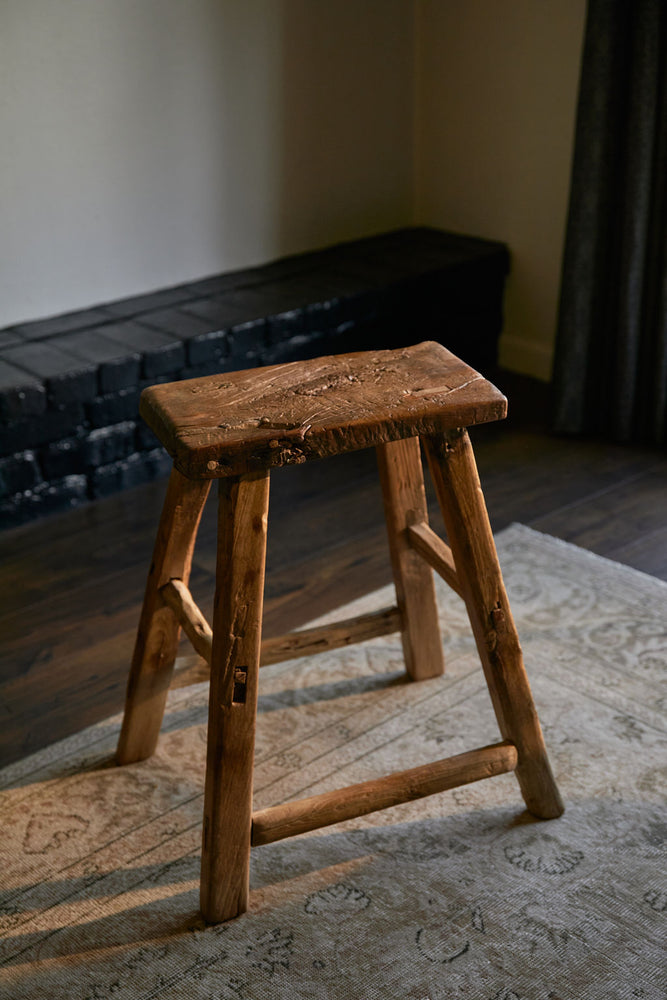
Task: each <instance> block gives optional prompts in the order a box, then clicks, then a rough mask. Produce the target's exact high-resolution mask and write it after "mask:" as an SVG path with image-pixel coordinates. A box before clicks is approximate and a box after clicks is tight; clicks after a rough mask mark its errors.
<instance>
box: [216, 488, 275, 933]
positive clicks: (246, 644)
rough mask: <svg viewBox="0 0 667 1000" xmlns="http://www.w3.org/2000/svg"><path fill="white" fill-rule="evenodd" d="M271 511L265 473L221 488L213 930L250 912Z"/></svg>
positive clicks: (217, 589)
mask: <svg viewBox="0 0 667 1000" xmlns="http://www.w3.org/2000/svg"><path fill="white" fill-rule="evenodd" d="M268 504H269V473H268V470H265V471H263V472H261V473H258V474H250V475H246V476H240V477H230V478H228V479H221V480H220V502H219V519H218V564H217V583H216V594H215V607H214V612H213V650H212V656H211V691H210V695H209V716H208V750H207V757H206V789H205V793H204V829H203V838H202V864H201V909H202V913H203V915H204V918H205V919H206V920H209V921H211V922H217V921H220V920H229V919H231V918H232V917H235V916H237V915H238V914H239V913H243V912H244V911H245V910H246V909H247V906H248V877H249V868H250V835H251V826H252V772H253V757H254V748H255V716H256V712H257V681H258V673H259V652H260V644H261V632H262V605H263V596H264V561H265V556H266V532H267V512H268Z"/></svg>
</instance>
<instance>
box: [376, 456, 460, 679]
mask: <svg viewBox="0 0 667 1000" xmlns="http://www.w3.org/2000/svg"><path fill="white" fill-rule="evenodd" d="M377 458H378V470H379V473H380V483H381V485H382V497H383V500H384V512H385V520H386V523H387V538H388V541H389V553H390V556H391V565H392V571H393V574H394V584H395V587H396V601H397V604H398V608H399V611H400V612H401V615H402V618H403V629H402V631H401V641H402V644H403V656H404V658H405V669H406V671H407V673H408V676H409V677H410V679H411V680H414V681H420V680H425V679H426V678H428V677H437V676H439V674H441V673H442V672H443V670H444V669H445V661H444V656H443V650H442V637H441V635H440V624H439V621H438V603H437V600H436V596H435V585H434V582H433V572H432V570H431V568H430V567H429V566H427V565H426V563H425V562H424V560H423V559H422V558H421V557H420V556H419V555H418V554H417V553H416V552H415V551H414V549H413V548H412V546H411V545H410V542H409V540H408V534H407V529H408V528H409V526H410V525H411V524H414V523H415V522H422V523H423V522H425V521H426V520H427V519H428V510H427V506H426V492H425V490H424V476H423V472H422V461H421V451H420V448H419V438H415V437H412V438H407V439H406V440H405V441H391V442H389V443H387V444H381V445H378V447H377Z"/></svg>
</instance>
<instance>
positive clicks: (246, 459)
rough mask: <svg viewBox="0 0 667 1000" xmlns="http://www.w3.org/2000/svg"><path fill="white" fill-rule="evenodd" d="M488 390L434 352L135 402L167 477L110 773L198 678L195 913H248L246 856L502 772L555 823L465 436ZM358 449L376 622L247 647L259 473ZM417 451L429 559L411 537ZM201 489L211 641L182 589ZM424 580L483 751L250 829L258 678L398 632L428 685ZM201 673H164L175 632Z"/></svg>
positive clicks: (374, 354)
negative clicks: (372, 457)
mask: <svg viewBox="0 0 667 1000" xmlns="http://www.w3.org/2000/svg"><path fill="white" fill-rule="evenodd" d="M506 405H507V401H506V400H505V397H504V396H503V395H502V393H501V392H499V391H498V390H497V389H496V388H495V387H494V386H493V385H491V383H490V382H487V381H486V379H484V378H483V377H482V376H481V375H480V374H478V372H476V371H474V370H473V369H472V368H469V367H468V365H466V364H465V363H464V362H463V361H461V360H460V359H459V358H457V357H455V356H454V355H453V354H450V352H449V351H447V350H446V349H445V348H444V347H441V346H440V345H439V344H435V343H428V342H427V343H423V344H417V345H416V346H414V347H408V348H405V349H404V350H392V351H366V352H364V353H358V354H344V355H338V356H336V357H324V358H316V359H314V360H312V361H300V362H294V363H292V364H285V365H274V366H272V367H268V368H255V369H251V370H249V371H242V372H232V373H223V374H221V375H212V376H208V377H206V378H198V379H191V380H189V381H184V382H173V383H170V384H164V385H158V386H152V387H151V388H149V389H146V390H144V393H143V395H142V402H141V413H142V415H143V416H144V418H145V419H146V420H147V422H148V423H149V425H150V426H151V427H152V428H153V430H154V431H155V433H156V434H157V436H158V437H159V438H160V440H161V441H162V443H163V445H164V446H165V447H166V448H167V450H168V451H169V452H170V453H171V455H172V456H173V459H174V468H173V469H172V473H171V477H170V480H169V486H168V488H167V495H166V498H165V502H164V507H163V510H162V516H161V518H160V523H159V525H158V529H157V535H156V541H155V548H154V550H153V558H152V561H151V565H150V569H149V572H148V579H147V582H146V591H145V596H144V603H143V608H142V612H141V618H140V621H139V628H138V630H137V640H136V644H135V648H134V656H133V659H132V666H131V670H130V677H129V681H128V687H127V696H126V701H125V714H124V716H123V726H122V729H121V734H120V738H119V741H118V750H117V761H118V763H119V764H131V763H134V762H136V761H139V760H143V759H144V758H146V757H149V756H150V755H151V754H152V753H153V751H154V750H155V747H156V744H157V740H158V735H159V731H160V725H161V722H162V717H163V714H164V707H165V703H166V698H167V692H168V690H169V688H170V686H175V685H178V686H182V685H185V684H189V683H195V682H197V681H200V680H203V679H204V678H210V695H209V721H208V734H207V753H206V778H205V788H204V804H203V806H204V808H203V814H204V815H203V824H202V864H201V883H200V901H201V909H202V913H203V914H204V917H205V918H206V919H207V920H211V921H219V920H228V919H230V918H232V917H235V916H237V915H238V914H239V913H243V911H244V910H245V909H246V908H247V906H248V893H249V865H250V850H251V847H256V846H259V845H262V844H270V843H272V842H273V841H276V840H280V839H282V838H283V837H290V836H293V835H295V834H298V833H305V832H307V831H309V830H315V829H319V828H320V827H322V826H327V825H330V824H333V823H339V822H341V821H342V820H346V819H351V818H353V817H356V816H360V815H363V814H365V813H368V812H372V811H373V810H375V809H385V808H388V807H390V806H392V805H396V804H398V803H399V802H406V801H408V800H409V799H414V798H419V797H421V796H424V795H433V794H436V793H438V792H443V791H445V790H447V789H450V788H456V787H457V786H459V785H463V784H467V783H468V782H471V781H480V780H482V779H485V778H490V777H493V776H495V775H498V774H505V773H507V772H508V771H514V772H515V774H516V777H517V780H518V782H519V787H520V789H521V793H522V795H523V798H524V802H525V803H526V807H527V808H528V809H529V810H530V812H531V813H533V815H535V816H537V817H540V818H543V819H550V818H554V817H556V816H559V815H560V813H561V812H562V810H563V803H562V801H561V798H560V795H559V793H558V788H557V786H556V783H555V781H554V777H553V774H552V773H551V767H550V765H549V759H548V756H547V752H546V747H545V745H544V739H543V736H542V730H541V728H540V723H539V719H538V716H537V710H536V708H535V705H534V703H533V700H532V695H531V692H530V686H529V684H528V678H527V675H526V671H525V668H524V665H523V658H522V654H521V646H520V645H519V638H518V635H517V632H516V628H515V627H514V622H513V620H512V613H511V610H510V607H509V602H508V599H507V594H506V592H505V587H504V584H503V580H502V574H501V571H500V566H499V564H498V557H497V553H496V550H495V545H494V542H493V535H492V533H491V526H490V524H489V519H488V515H487V512H486V506H485V504H484V498H483V495H482V491H481V487H480V484H479V478H478V476H477V469H476V465H475V460H474V456H473V452H472V445H471V443H470V438H469V437H468V432H467V430H466V428H467V427H468V426H469V425H471V424H478V423H482V422H484V421H488V420H497V419H498V418H500V417H504V416H505V412H506ZM367 447H374V448H375V450H376V452H377V459H378V473H379V478H380V485H381V487H382V499H383V506H384V515H385V520H386V525H387V541H388V547H389V554H390V557H391V566H392V573H393V577H394V584H395V590H396V605H395V606H392V607H388V608H383V609H380V610H379V611H375V612H373V613H371V614H367V615H361V616H358V617H356V618H353V619H347V620H346V621H339V622H336V623H335V624H328V625H324V626H318V627H314V628H310V629H304V630H302V631H298V632H292V633H289V634H287V635H284V636H278V637H272V638H270V639H264V640H263V639H262V609H263V603H262V602H263V594H264V572H265V559H266V544H267V531H268V509H269V481H270V471H271V469H272V468H273V467H275V466H280V465H290V464H295V463H301V462H305V461H307V460H308V459H310V458H324V457H326V456H329V455H337V454H340V453H342V452H346V451H353V450H355V449H358V448H367ZM422 450H423V452H424V454H425V455H426V458H427V461H428V465H429V468H430V471H431V478H432V480H433V485H434V488H435V493H436V496H437V498H438V501H439V504H440V508H441V510H442V515H443V519H444V522H445V527H446V530H447V538H448V542H449V544H447V543H446V542H445V541H444V540H443V539H441V538H439V537H438V535H436V534H435V532H434V531H432V530H431V528H430V526H429V523H428V506H427V503H426V491H425V487H424V477H423V469H422ZM213 479H217V480H218V489H217V492H218V551H217V560H216V591H215V600H214V604H213V619H212V625H209V623H208V622H207V621H206V619H205V618H204V615H203V614H202V612H201V610H200V608H199V607H198V605H197V603H196V601H195V600H194V597H193V595H192V593H191V591H190V589H189V586H188V581H189V578H190V571H191V567H192V554H193V549H194V544H195V538H196V535H197V528H198V525H199V521H200V518H201V514H202V510H203V507H204V504H205V502H206V498H207V496H208V494H209V492H210V488H211V480H213ZM433 570H435V571H436V572H438V573H439V574H440V575H441V576H442V577H443V579H444V580H445V581H446V582H447V583H448V584H449V586H450V587H452V588H453V589H454V590H455V591H456V593H457V594H459V596H460V597H461V598H462V599H463V601H464V602H465V605H466V609H467V612H468V617H469V619H470V624H471V627H472V632H473V635H474V637H475V643H476V646H477V650H478V653H479V658H480V660H481V664H482V668H483V671H484V676H485V680H486V684H487V687H488V690H489V695H490V698H491V703H492V705H493V709H494V711H495V715H496V719H497V722H498V728H499V730H500V736H501V739H500V741H499V742H497V743H493V744H490V745H486V746H482V747H477V748H476V749H472V750H469V751H467V752H466V753H463V754H457V755H456V756H454V757H446V758H444V759H442V760H438V761H434V762H432V763H429V764H421V765H420V766H418V767H413V768H409V769H407V770H405V771H397V772H394V773H393V774H390V775H384V776H380V777H378V778H375V779H373V780H371V781H366V782H362V783H360V784H356V785H350V786H347V787H346V788H339V789H336V790H335V791H333V792H324V793H322V794H320V795H315V796H310V797H308V798H305V799H301V800H300V801H297V802H286V803H285V802H283V803H278V804H277V805H273V806H271V807H270V808H267V809H262V810H261V811H259V812H253V795H252V786H253V765H254V746H255V727H256V713H257V694H258V689H259V668H260V667H261V666H264V665H266V664H269V663H277V662H279V661H281V660H288V659H293V658H295V657H298V656H310V655H312V654H314V653H317V652H323V651H324V650H328V649H336V648H340V647H343V646H347V645H349V644H350V643H353V642H362V641H364V640H367V639H371V638H373V637H375V636H379V635H388V634H390V633H392V632H400V634H401V642H402V646H403V655H404V661H405V669H406V673H407V675H408V677H409V679H410V680H412V681H421V680H425V679H427V678H433V677H438V676H439V675H440V674H442V672H443V670H444V658H443V646H442V637H441V635H440V626H439V618H438V606H437V601H436V593H435V586H434V581H433ZM181 629H183V631H184V632H185V633H186V635H187V637H188V638H189V639H190V641H191V643H192V645H193V647H194V648H195V650H196V652H197V653H198V654H199V656H200V657H201V660H199V661H197V663H196V664H195V665H194V666H192V667H187V668H186V669H185V671H183V670H181V669H180V668H179V670H177V671H176V672H175V671H174V666H175V661H176V654H177V650H178V643H179V636H180V631H181Z"/></svg>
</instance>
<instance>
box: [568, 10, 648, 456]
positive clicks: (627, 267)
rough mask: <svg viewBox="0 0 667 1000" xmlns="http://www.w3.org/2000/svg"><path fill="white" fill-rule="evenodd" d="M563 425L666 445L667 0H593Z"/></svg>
mask: <svg viewBox="0 0 667 1000" xmlns="http://www.w3.org/2000/svg"><path fill="white" fill-rule="evenodd" d="M554 400H555V414H554V426H555V429H556V430H557V431H561V432H566V433H592V434H603V435H604V436H606V437H608V438H612V439H614V440H617V441H642V442H648V443H656V444H664V443H665V442H667V0H589V4H588V13H587V24H586V35H585V41H584V51H583V59H582V67H581V80H580V91H579V106H578V112H577V125H576V137H575V149H574V160H573V167H572V186H571V192H570V208H569V217H568V225H567V235H566V242H565V252H564V260H563V274H562V285H561V301H560V313H559V321H558V335H557V341H556V356H555V368H554Z"/></svg>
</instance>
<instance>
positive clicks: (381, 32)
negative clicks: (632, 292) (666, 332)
mask: <svg viewBox="0 0 667 1000" xmlns="http://www.w3.org/2000/svg"><path fill="white" fill-rule="evenodd" d="M584 14H585V0H504V2H501V0H2V2H0V137H1V139H2V141H1V142H0V326H3V325H6V324H10V323H13V322H19V321H22V320H28V319H34V318H38V317H41V316H46V315H53V314H55V313H58V312H63V311H66V310H69V309H77V308H82V307H84V306H86V305H90V304H97V303H99V302H103V301H105V300H109V299H113V298H119V297H122V296H126V295H132V294H135V293H139V292H144V291H149V290H151V289H153V288H159V287H163V286H166V285H170V284H175V283H177V282H181V281H187V280H189V279H193V278H199V277H202V276H204V275H207V274H211V273H215V272H218V271H224V270H230V269H233V268H239V267H244V266H247V265H250V264H254V263H260V262H263V261H266V260H270V259H272V258H274V257H277V256H280V255H283V254H286V253H290V252H294V251H299V250H305V249H309V248H313V247H317V246H321V245H325V244H327V243H332V242H335V241H337V240H340V239H345V238H352V237H355V236H361V235H365V234H367V233H372V232H377V231H381V230H383V229H388V228H392V227H396V226H401V225H407V224H410V223H412V222H420V223H425V224H429V225H434V226H442V227H443V228H446V229H453V230H459V231H461V232H466V233H473V234H477V235H479V236H485V237H491V238H496V239H500V240H503V241H505V242H507V243H508V244H509V246H510V248H511V251H512V255H513V270H512V275H511V278H510V282H509V287H508V293H507V309H506V326H505V331H504V334H503V337H502V341H501V357H502V360H503V362H504V363H505V364H507V365H508V366H509V367H512V368H516V369H518V370H521V371H526V372H529V373H531V374H534V375H538V376H541V377H545V378H546V377H548V374H549V370H550V365H551V351H552V342H553V334H554V327H555V316H556V304H557V295H558V281H559V271H560V261H561V253H562V242H563V232H564V222H565V212H566V207H567V194H568V183H569V172H570V160H571V149H572V134H573V127H574V112H575V102H576V92H577V84H578V69H579V58H580V49H581V42H582V32H583V21H584Z"/></svg>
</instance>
